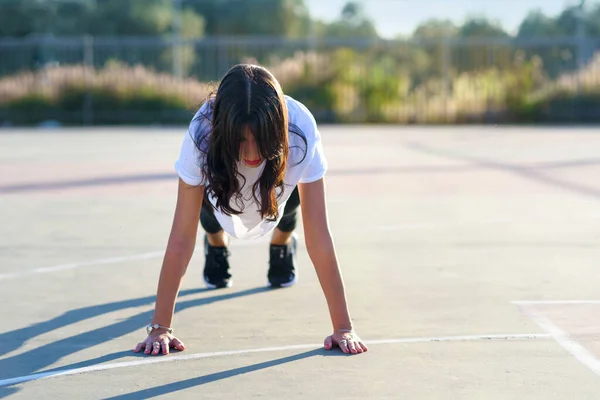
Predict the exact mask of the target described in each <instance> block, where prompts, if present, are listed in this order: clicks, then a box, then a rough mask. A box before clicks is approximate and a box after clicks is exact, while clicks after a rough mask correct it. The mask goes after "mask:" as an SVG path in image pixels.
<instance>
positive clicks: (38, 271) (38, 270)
mask: <svg viewBox="0 0 600 400" xmlns="http://www.w3.org/2000/svg"><path fill="white" fill-rule="evenodd" d="M163 255H164V252H152V253H143V254H134V255H131V256H123V257H110V258H101V259H99V260H89V261H81V262H74V263H69V264H61V265H55V266H53V267H43V268H35V269H32V270H29V271H23V272H14V273H8V274H0V280H3V279H11V278H20V277H23V276H29V275H36V274H46V273H49V272H57V271H64V270H67V269H75V268H80V267H89V266H92V265H105V264H118V263H122V262H125V261H134V260H148V259H151V258H158V257H162V256H163Z"/></svg>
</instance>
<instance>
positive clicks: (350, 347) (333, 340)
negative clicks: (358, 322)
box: [324, 329, 369, 354]
mask: <svg viewBox="0 0 600 400" xmlns="http://www.w3.org/2000/svg"><path fill="white" fill-rule="evenodd" d="M324 345H325V350H331V349H333V347H334V346H339V348H340V349H341V350H342V351H343V352H344V353H349V354H358V353H364V352H365V351H367V350H369V349H368V348H367V345H365V344H364V343H363V342H362V340H361V339H360V338H359V337H358V335H357V334H356V332H354V331H350V330H348V329H340V330H338V331H336V332H334V334H333V335H331V336H327V337H326V338H325V343H324Z"/></svg>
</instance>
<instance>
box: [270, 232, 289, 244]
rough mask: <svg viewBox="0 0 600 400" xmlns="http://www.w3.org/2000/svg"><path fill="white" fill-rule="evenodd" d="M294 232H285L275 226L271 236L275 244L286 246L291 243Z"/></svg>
mask: <svg viewBox="0 0 600 400" xmlns="http://www.w3.org/2000/svg"><path fill="white" fill-rule="evenodd" d="M292 234H293V232H283V231H282V230H280V229H279V228H275V230H274V231H273V237H272V238H271V244H273V245H275V246H285V245H286V244H289V243H290V240H291V238H292Z"/></svg>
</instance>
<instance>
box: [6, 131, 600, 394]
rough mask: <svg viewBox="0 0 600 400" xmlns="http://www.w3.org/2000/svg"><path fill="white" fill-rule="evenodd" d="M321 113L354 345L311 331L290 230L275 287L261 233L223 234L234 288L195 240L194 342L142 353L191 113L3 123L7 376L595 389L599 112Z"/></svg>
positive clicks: (182, 323)
mask: <svg viewBox="0 0 600 400" xmlns="http://www.w3.org/2000/svg"><path fill="white" fill-rule="evenodd" d="M322 133H323V138H324V143H325V150H326V154H327V156H328V159H329V164H330V170H329V173H328V176H327V188H328V189H327V194H328V203H329V214H330V219H331V226H332V231H333V234H334V238H335V243H336V249H337V253H338V256H339V260H340V263H341V267H342V270H343V274H344V279H345V282H346V286H347V291H348V298H349V304H350V307H351V308H350V309H351V313H352V316H353V319H354V323H355V326H356V329H357V332H358V333H359V334H360V336H361V337H362V338H363V339H364V340H365V341H366V342H367V343H368V344H369V346H370V351H369V352H368V353H365V354H362V355H353V356H346V355H343V354H342V353H341V352H340V351H339V350H338V349H336V350H334V351H329V352H328V351H324V350H323V349H322V341H323V339H324V338H325V336H326V335H328V334H329V333H330V329H331V327H330V320H329V315H328V312H327V309H326V304H325V301H324V297H323V295H322V292H321V288H320V286H319V284H318V281H317V279H316V275H315V273H314V270H313V267H312V265H311V263H310V261H309V258H308V256H307V254H306V251H305V247H304V244H303V241H302V240H300V256H299V274H300V280H299V282H298V284H297V285H296V286H294V287H292V288H288V289H283V290H268V289H265V286H266V271H267V258H268V253H267V249H268V247H267V242H266V241H265V240H259V241H252V242H242V241H234V242H233V243H232V258H231V262H232V266H233V274H234V287H233V288H231V289H226V290H219V291H208V290H205V289H204V286H203V283H202V265H203V259H202V253H201V251H200V252H198V253H196V254H195V256H194V258H193V260H192V262H191V264H190V266H189V269H188V274H187V275H186V277H185V280H184V283H183V287H182V291H181V294H180V297H179V299H178V306H177V313H176V317H175V332H176V335H177V336H178V337H179V338H180V339H182V340H183V341H184V343H185V344H186V345H187V349H186V351H184V352H181V353H172V354H170V355H168V356H159V357H150V356H144V355H136V354H133V353H132V352H131V349H133V347H134V346H135V344H136V343H137V342H138V341H140V340H143V339H144V337H145V333H144V331H143V327H144V326H145V325H146V324H147V323H148V322H149V321H150V318H151V316H152V311H153V305H154V296H155V289H156V284H157V277H158V273H159V270H160V265H161V257H162V252H163V251H164V246H165V244H166V241H167V236H168V233H169V229H170V224H171V220H172V214H173V207H174V202H175V189H176V177H175V176H174V173H173V162H174V160H175V158H176V157H177V155H178V151H179V146H180V143H181V139H182V137H183V135H184V134H185V128H183V129H162V130H161V129H143V128H131V129H128V128H112V129H109V128H98V129H83V130H80V129H61V130H48V131H34V130H3V131H0V221H1V222H0V294H1V299H2V303H1V304H2V307H0V397H9V398H15V399H146V398H156V397H158V398H173V399H185V398H194V399H196V398H202V399H233V398H241V399H246V398H266V399H280V398H286V399H298V398H307V399H348V398H350V399H516V398H518V399H597V398H600V376H599V375H600V317H599V315H600V291H599V290H598V289H599V287H600V286H599V279H598V278H600V272H598V271H599V270H598V266H599V264H598V263H599V260H600V247H599V245H600V179H598V178H599V176H600V131H598V129H597V128H544V127H538V128H524V127H503V128H501V127H455V128H405V127H372V126H358V127H344V126H324V127H322ZM299 233H300V235H301V233H302V232H301V225H300V232H299ZM201 235H202V233H201V232H199V236H198V237H199V238H201ZM198 244H201V242H200V241H199V242H198Z"/></svg>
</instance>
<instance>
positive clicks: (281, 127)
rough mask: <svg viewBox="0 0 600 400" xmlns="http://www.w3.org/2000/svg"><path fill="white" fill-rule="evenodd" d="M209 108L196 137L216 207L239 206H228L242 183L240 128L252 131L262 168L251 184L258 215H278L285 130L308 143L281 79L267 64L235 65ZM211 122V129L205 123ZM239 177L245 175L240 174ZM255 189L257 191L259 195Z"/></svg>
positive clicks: (274, 217) (285, 152)
mask: <svg viewBox="0 0 600 400" xmlns="http://www.w3.org/2000/svg"><path fill="white" fill-rule="evenodd" d="M207 102H208V104H207V109H206V112H205V113H203V114H202V115H199V117H198V118H199V119H205V120H206V119H210V120H211V122H210V124H202V123H201V124H199V128H198V131H197V132H196V133H195V141H196V144H197V146H198V148H199V149H200V150H201V156H200V157H201V159H202V160H201V161H203V162H202V163H201V165H203V168H202V172H203V175H204V177H205V178H206V181H207V185H206V190H207V192H208V193H212V194H213V196H214V197H215V199H216V205H215V206H216V208H219V209H221V210H222V212H223V213H224V214H226V215H232V214H234V215H238V214H241V213H242V212H243V210H237V209H235V208H233V207H232V206H231V204H230V203H231V200H232V198H234V200H235V203H237V204H241V201H240V199H241V193H240V190H241V187H242V186H243V185H244V184H245V181H244V182H242V183H241V184H240V182H239V181H238V179H237V178H238V177H242V176H241V174H239V172H238V170H237V163H238V162H239V161H240V146H241V144H242V141H243V139H244V136H243V133H244V131H245V130H249V131H250V132H251V134H252V135H253V136H254V139H255V141H256V146H257V149H258V152H259V153H260V155H261V158H262V159H263V160H265V162H266V164H265V168H264V171H263V173H262V175H261V177H260V179H258V180H257V181H256V183H255V184H254V186H253V187H252V195H253V197H254V200H255V201H256V203H257V204H259V205H260V214H261V217H262V218H266V219H268V220H277V218H278V216H279V210H278V205H277V200H278V199H279V198H280V196H281V195H282V194H283V191H284V185H285V182H284V178H285V173H286V169H287V165H288V157H289V155H290V143H289V139H288V134H289V132H290V131H293V132H294V133H296V134H298V135H299V137H300V138H301V139H302V141H303V142H304V144H306V143H307V141H306V138H305V137H304V135H303V134H302V132H301V131H300V130H299V129H298V128H297V127H296V126H294V125H293V124H290V122H289V117H288V108H287V103H286V99H285V97H284V94H283V91H282V89H281V86H280V84H279V82H278V81H277V80H276V79H275V77H274V76H273V75H272V74H271V73H270V72H269V71H268V70H266V69H265V68H263V67H260V66H257V65H249V64H239V65H236V66H234V67H233V68H231V69H230V70H229V72H227V74H225V76H224V77H223V79H222V80H221V82H220V84H219V87H218V89H217V93H216V94H214V93H213V94H211V95H210V96H209V98H208V99H207ZM207 127H210V132H206V128H207ZM242 178H243V177H242ZM256 192H259V193H260V199H258V198H257V196H256Z"/></svg>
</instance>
